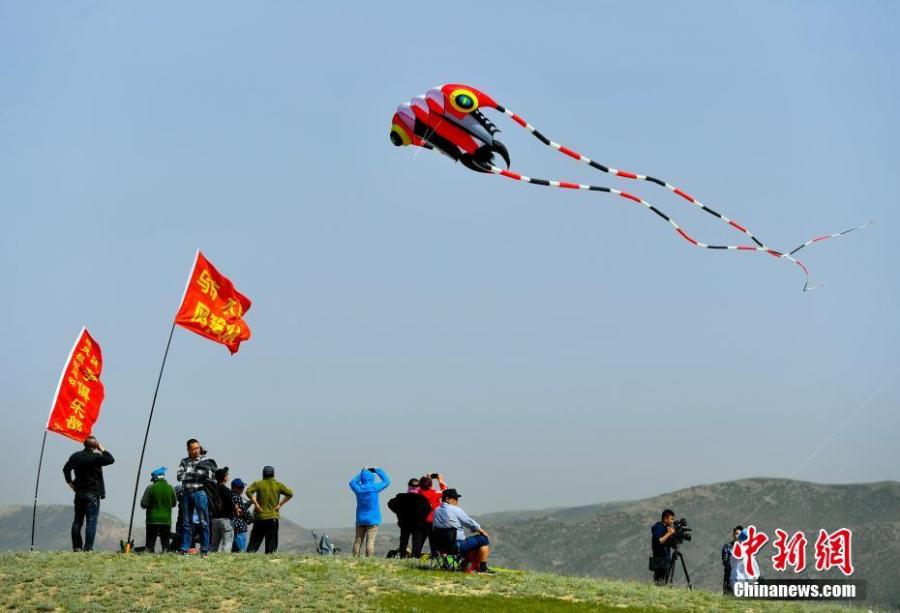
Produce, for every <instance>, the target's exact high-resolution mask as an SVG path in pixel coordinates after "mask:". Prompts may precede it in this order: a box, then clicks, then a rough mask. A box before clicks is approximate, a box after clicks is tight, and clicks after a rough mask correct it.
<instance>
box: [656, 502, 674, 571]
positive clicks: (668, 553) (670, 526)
mask: <svg viewBox="0 0 900 613" xmlns="http://www.w3.org/2000/svg"><path fill="white" fill-rule="evenodd" d="M660 520H661V521H658V522H656V523H655V524H653V527H651V528H650V535H651V538H650V547H651V552H652V556H653V557H651V558H650V570H652V571H653V582H654V583H656V585H665V584H666V582H667V580H668V576H669V567H670V566H671V565H672V543H673V541H672V537H673V535H674V534H675V526H674V524H675V512H674V511H672V510H671V509H666V510H665V511H663V512H662V517H660Z"/></svg>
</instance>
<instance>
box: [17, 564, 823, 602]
mask: <svg viewBox="0 0 900 613" xmlns="http://www.w3.org/2000/svg"><path fill="white" fill-rule="evenodd" d="M0 580H2V585H3V590H2V593H0V607H3V608H4V609H14V610H36V611H56V610H67V611H88V610H91V611H96V610H111V611H125V610H153V611H170V610H179V611H198V610H208V609H216V610H224V611H232V610H234V611H236V610H240V611H246V610H256V611H278V610H288V609H297V608H306V609H321V610H325V609H327V610H384V611H422V612H425V611H428V612H429V613H433V612H436V611H453V612H454V613H457V612H460V611H504V610H514V611H535V612H537V611H541V612H543V611H550V612H554V611H603V610H616V611H650V610H659V609H666V610H677V611H740V612H741V613H746V612H747V611H803V610H807V611H827V610H839V609H838V608H836V607H832V608H830V609H829V608H825V607H821V606H810V605H807V606H805V607H804V606H798V605H793V604H785V603H775V602H750V601H741V602H738V601H736V600H734V599H728V598H724V597H722V596H719V595H717V594H711V593H708V592H702V591H695V592H688V591H687V590H685V589H680V588H676V589H671V588H669V589H666V588H656V587H655V586H652V585H650V584H648V583H638V582H626V581H612V580H597V579H586V578H578V577H562V576H558V575H550V574H541V573H530V572H521V571H503V570H501V571H500V572H498V573H497V574H496V575H489V576H485V575H463V574H460V573H448V572H441V571H427V570H422V569H420V568H418V567H417V566H416V565H415V563H413V562H408V561H402V562H401V561H398V560H383V559H371V560H366V559H363V560H355V559H353V558H350V557H346V556H338V557H333V558H328V557H320V556H297V555H289V554H279V555H274V556H263V555H259V554H257V555H246V554H242V555H225V554H219V555H211V556H209V557H208V558H205V559H203V558H200V557H198V556H190V557H180V556H175V555H169V554H167V555H156V556H154V555H134V554H132V555H123V554H115V553H91V554H74V553H34V554H28V553H18V554H12V553H9V554H0Z"/></svg>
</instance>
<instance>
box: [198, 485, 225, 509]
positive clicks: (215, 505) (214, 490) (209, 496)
mask: <svg viewBox="0 0 900 613" xmlns="http://www.w3.org/2000/svg"><path fill="white" fill-rule="evenodd" d="M203 491H204V492H206V505H207V507H208V508H209V516H210V517H215V516H216V515H218V514H219V512H220V511H221V510H222V509H223V503H222V497H221V496H220V495H219V484H218V483H213V482H212V481H210V480H209V479H207V480H206V481H204V482H203Z"/></svg>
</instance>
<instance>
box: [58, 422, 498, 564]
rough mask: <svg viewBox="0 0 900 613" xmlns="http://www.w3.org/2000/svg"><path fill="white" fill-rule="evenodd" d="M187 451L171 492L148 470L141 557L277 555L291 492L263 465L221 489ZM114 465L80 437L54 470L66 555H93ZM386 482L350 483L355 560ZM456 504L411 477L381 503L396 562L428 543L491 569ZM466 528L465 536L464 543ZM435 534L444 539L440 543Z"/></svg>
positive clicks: (368, 547) (432, 484) (433, 482)
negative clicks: (63, 502) (70, 512)
mask: <svg viewBox="0 0 900 613" xmlns="http://www.w3.org/2000/svg"><path fill="white" fill-rule="evenodd" d="M186 447H187V457H185V458H183V459H182V460H181V462H180V463H179V465H178V470H177V473H176V484H175V485H174V486H173V485H171V484H170V483H169V482H168V481H167V479H166V472H167V469H166V467H164V466H162V467H159V468H157V469H155V470H153V471H152V472H151V473H150V484H149V485H148V486H147V488H146V489H145V490H144V493H143V495H142V496H141V508H142V509H144V511H145V515H146V535H147V539H146V543H145V546H144V549H143V550H144V551H146V552H150V553H152V552H155V551H156V547H157V542H158V543H159V551H171V552H177V553H180V554H182V555H187V554H189V553H194V552H198V553H200V555H201V556H205V555H207V554H208V553H209V552H210V551H213V552H235V553H239V552H245V551H246V552H249V553H253V552H256V551H258V550H259V548H260V546H261V545H262V544H263V542H265V552H266V553H275V552H276V551H278V520H279V516H280V510H281V508H282V507H283V506H284V505H285V504H287V503H288V502H289V501H290V500H291V498H292V497H293V495H294V493H293V491H292V490H291V489H290V488H289V487H287V486H286V485H284V484H283V483H281V482H280V481H277V480H276V479H275V468H274V467H272V466H265V467H263V469H262V479H260V480H257V481H254V482H253V483H251V484H250V486H249V487H247V486H246V484H245V483H244V481H243V479H240V478H237V479H233V480H231V483H230V485H229V479H230V475H229V469H228V467H227V466H226V467H219V466H218V464H217V463H216V461H215V460H214V459H213V458H211V457H209V455H208V454H207V451H206V450H205V449H204V448H203V446H202V445H201V444H200V442H199V441H198V440H197V439H194V438H192V439H190V440H188V441H187V445H186ZM114 461H115V460H114V458H113V456H112V455H111V454H110V453H109V452H108V451H107V450H106V449H104V448H103V446H102V445H100V443H99V442H98V441H97V439H96V438H94V437H93V436H91V437H88V438H87V439H85V441H84V449H83V450H81V451H78V452H76V453H74V454H72V456H71V457H70V458H69V461H68V462H66V464H65V466H64V467H63V474H64V476H65V479H66V483H68V484H69V486H70V487H71V488H72V489H73V490H74V491H75V519H74V521H73V524H72V548H73V550H75V551H91V550H92V549H93V545H94V538H95V535H96V530H97V518H98V516H99V513H100V500H101V499H103V498H104V497H105V496H106V490H105V488H104V483H103V467H104V466H109V465H110V464H112V463H113V462H114ZM390 485H391V479H390V477H389V476H388V475H387V473H386V472H385V471H384V470H383V469H381V468H370V467H366V468H363V469H362V470H361V471H360V472H359V474H357V475H354V477H353V478H352V479H351V480H350V483H349V486H350V489H351V490H352V491H353V493H354V494H355V496H356V534H355V538H354V542H353V555H354V556H359V555H361V553H362V552H363V551H365V555H366V556H372V555H374V554H375V539H376V536H377V534H378V527H379V526H380V525H381V521H382V518H381V504H380V494H381V492H382V491H384V490H385V489H387V488H388V487H389V486H390ZM460 497H461V496H460V494H459V492H457V490H456V489H453V488H448V487H447V484H446V483H445V482H444V478H443V476H442V475H440V474H439V473H431V474H429V475H424V476H422V477H419V478H413V479H410V480H409V481H408V483H407V489H406V491H405V492H403V493H400V494H397V495H396V496H394V497H393V498H392V499H391V500H390V501H389V502H388V508H389V509H391V511H393V512H394V513H395V514H396V515H397V523H398V525H399V526H400V547H399V550H398V551H399V554H400V557H403V558H407V557H415V558H418V557H420V556H421V555H422V549H423V547H424V545H425V543H426V542H428V545H429V547H430V549H431V553H432V554H433V555H436V554H457V555H460V556H462V557H463V558H464V559H465V560H466V564H465V570H467V571H469V572H483V573H490V572H493V571H491V570H490V569H489V568H488V566H487V559H488V556H489V555H490V537H489V536H488V533H487V532H486V531H485V530H484V529H483V528H482V527H481V526H480V525H479V524H478V522H476V521H475V520H474V519H472V518H471V517H469V515H468V514H466V512H465V511H463V509H462V508H461V507H460V506H459V499H460ZM173 513H174V514H176V520H175V532H174V533H173V532H172V516H173ZM85 522H86V524H87V525H86V526H85ZM83 527H84V528H85V536H84V539H83V540H82V537H81V531H82V528H83ZM465 529H469V530H470V531H471V532H472V533H473V534H472V535H471V536H466V533H465ZM248 532H249V538H248ZM440 535H446V538H439V536H440ZM410 541H411V542H410Z"/></svg>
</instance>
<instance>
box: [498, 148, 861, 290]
mask: <svg viewBox="0 0 900 613" xmlns="http://www.w3.org/2000/svg"><path fill="white" fill-rule="evenodd" d="M490 170H491V172H492V173H494V174H495V175H500V176H503V177H506V178H507V179H512V180H513V181H521V182H522V183H531V184H532V185H541V186H544V187H558V188H561V189H576V190H585V191H593V192H605V193H607V194H615V195H616V196H620V197H622V198H625V199H626V200H631V201H632V202H636V203H637V204H640V205H641V206H643V207H644V208H646V209H648V210H650V211H653V212H654V213H656V214H657V215H658V216H659V217H660V218H662V219H663V220H665V221H666V222H668V224H669V225H670V226H672V228H674V230H675V231H676V232H677V233H678V235H679V236H681V238H683V239H684V240H686V241H687V242H689V243H690V244H692V245H694V246H695V247H701V248H703V249H725V250H731V251H753V252H758V253H767V254H769V255H771V256H772V257H776V258H780V259H784V260H788V261H790V262H793V263H794V264H796V265H797V266H799V267H800V269H801V270H802V271H803V274H804V277H805V282H804V284H803V291H804V292H806V291H809V290H812V289H815V287H814V286H811V285H810V284H809V270H808V269H807V268H806V266H804V265H803V262H801V261H800V260H798V259H797V258H795V257H794V256H793V255H792V254H793V253H794V252H796V251H798V250H800V249H802V248H803V247H804V246H806V245H801V246H800V247H798V248H797V249H795V250H794V251H792V252H791V253H781V252H780V251H776V250H775V249H770V248H769V247H766V246H765V245H762V244H761V243H760V244H758V245H708V244H706V243H701V242H700V241H698V240H697V239H695V238H694V237H692V236H691V235H690V234H688V233H687V232H685V230H684V228H682V227H681V226H680V225H678V223H677V222H676V221H675V220H674V219H672V218H671V217H669V216H668V215H666V214H665V213H663V212H662V211H660V210H659V209H658V208H657V207H655V206H654V205H653V204H651V203H649V202H647V201H646V200H644V199H643V198H639V197H637V196H635V195H634V194H629V193H628V192H624V191H622V190H618V189H615V188H612V187H603V186H600V185H585V184H584V183H570V182H568V181H549V180H547V179H536V178H534V177H526V176H525V175H521V174H519V173H517V172H513V171H511V170H504V169H502V168H499V167H497V166H494V165H491V166H490ZM853 229H856V228H853ZM846 232H850V230H847V231H845V232H843V233H842V234H846ZM834 236H839V235H834ZM822 238H826V237H822ZM827 238H830V237H827ZM816 240H821V238H820V239H813V240H812V241H810V242H809V243H806V244H810V243H812V242H815V241H816Z"/></svg>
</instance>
